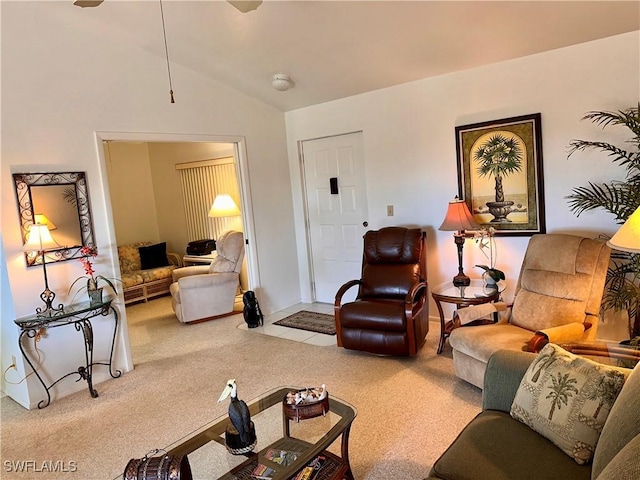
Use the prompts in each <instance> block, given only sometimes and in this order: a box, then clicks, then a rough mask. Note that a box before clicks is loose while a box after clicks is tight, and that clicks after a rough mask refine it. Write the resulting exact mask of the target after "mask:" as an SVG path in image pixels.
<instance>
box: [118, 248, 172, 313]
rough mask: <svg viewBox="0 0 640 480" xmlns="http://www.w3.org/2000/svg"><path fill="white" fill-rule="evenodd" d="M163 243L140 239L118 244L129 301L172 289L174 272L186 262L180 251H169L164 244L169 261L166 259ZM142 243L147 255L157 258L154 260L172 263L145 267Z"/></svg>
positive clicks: (121, 272)
mask: <svg viewBox="0 0 640 480" xmlns="http://www.w3.org/2000/svg"><path fill="white" fill-rule="evenodd" d="M162 245H164V244H162V243H160V244H153V243H152V242H137V243H131V244H127V245H120V246H118V260H119V261H120V274H121V280H122V289H123V293H124V303H125V304H129V303H133V302H139V301H145V302H146V301H148V300H149V299H150V298H153V297H158V296H160V295H166V294H167V293H169V287H170V286H171V282H172V281H173V280H172V277H171V274H172V272H173V270H174V269H176V268H178V267H180V266H181V264H182V262H181V259H180V255H178V254H177V253H171V252H166V246H165V247H164V256H165V257H166V262H162V260H161V259H162V257H163V248H162ZM141 247H142V248H143V255H145V259H147V258H151V260H156V261H155V262H152V264H154V263H155V264H158V263H167V264H168V265H162V266H156V267H154V268H146V269H143V268H142V267H143V265H142V259H141V257H140V248H141ZM147 253H148V255H147ZM154 257H155V258H154Z"/></svg>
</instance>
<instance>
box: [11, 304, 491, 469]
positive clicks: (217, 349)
mask: <svg viewBox="0 0 640 480" xmlns="http://www.w3.org/2000/svg"><path fill="white" fill-rule="evenodd" d="M127 311H128V318H129V324H130V334H131V343H132V347H133V358H134V363H135V366H136V368H135V369H134V370H133V371H132V372H129V373H127V374H126V375H123V377H121V378H118V379H112V380H108V381H106V382H103V383H101V384H99V385H97V389H98V392H99V394H100V396H99V397H98V398H96V399H92V398H91V397H90V396H89V394H88V392H87V391H86V390H83V391H81V392H78V393H75V394H73V395H71V396H68V397H65V398H62V399H58V400H55V399H54V401H53V402H52V404H51V405H50V406H49V407H47V408H45V409H44V410H31V411H28V410H25V409H24V408H22V407H21V406H19V405H17V404H16V403H15V402H13V400H11V399H10V398H8V397H5V398H3V399H2V402H1V419H2V427H1V428H2V437H1V439H2V443H1V444H0V445H1V456H2V467H1V468H2V470H1V473H0V477H1V478H2V479H3V480H4V479H13V478H21V479H33V478H37V479H58V478H64V479H67V478H68V479H76V480H77V479H83V480H92V479H110V478H115V477H117V476H119V475H121V473H122V471H123V469H124V467H125V465H126V463H127V461H128V460H129V459H130V458H132V457H136V458H139V457H142V456H143V455H144V454H145V453H147V452H148V451H149V450H152V449H154V448H161V447H164V446H166V445H168V444H170V443H172V442H174V441H176V440H177V439H179V438H180V437H182V436H183V435H186V434H187V433H189V432H191V431H193V430H194V429H196V428H197V427H199V426H201V425H203V424H204V423H205V422H207V421H209V420H211V419H213V418H215V417H217V416H219V415H221V414H223V413H225V411H226V408H227V405H226V403H225V404H216V400H217V398H218V396H219V394H220V392H221V391H222V389H223V388H224V385H225V382H226V380H227V379H229V378H236V380H237V382H238V386H239V396H240V398H243V399H247V400H248V399H251V398H253V397H256V396H258V395H259V394H260V393H262V392H264V391H266V390H269V389H271V388H273V387H276V386H279V385H320V384H321V383H326V385H327V388H328V390H329V392H330V394H331V395H335V396H337V397H340V398H342V399H344V400H346V401H348V402H349V403H351V404H353V405H355V406H356V407H357V408H358V416H357V418H356V419H355V421H354V423H353V427H352V429H351V438H350V442H349V445H350V456H351V465H352V467H353V470H354V474H355V477H356V479H358V480H363V479H372V480H373V479H376V480H396V479H397V480H405V479H406V480H408V479H421V478H423V477H424V476H426V474H427V472H428V470H429V468H430V466H431V464H432V463H433V461H434V460H435V459H436V458H437V457H438V456H439V455H440V454H441V453H442V452H443V451H444V450H445V448H446V447H447V446H448V445H449V444H450V443H451V441H452V440H453V439H454V438H455V436H456V435H457V433H458V432H459V431H460V430H461V429H462V428H463V427H464V425H466V423H467V422H468V421H469V420H470V419H471V418H472V417H473V416H475V415H476V413H477V412H478V411H479V410H480V401H481V393H480V391H479V390H478V389H476V388H475V387H473V386H470V385H468V384H466V383H465V382H462V381H460V380H458V379H456V377H455V376H454V375H453V366H452V362H451V358H450V356H449V355H450V354H449V353H445V354H444V355H440V356H439V355H436V354H435V349H436V346H437V334H438V332H437V327H436V328H435V329H434V330H435V331H432V332H430V333H429V335H428V337H427V344H426V346H425V347H424V348H423V349H422V350H421V352H420V353H419V355H418V356H417V357H414V358H412V359H406V358H402V359H400V358H384V357H376V356H372V355H366V354H362V353H357V352H350V351H346V350H344V349H338V348H337V347H316V346H313V345H306V344H303V343H299V342H294V341H290V340H285V339H281V338H277V337H270V336H267V335H253V334H251V333H249V332H246V331H243V330H240V329H238V328H236V327H237V326H238V325H239V324H241V323H242V322H243V321H244V320H243V319H242V315H236V316H231V317H226V318H222V319H220V320H215V321H211V322H205V323H201V324H196V325H183V324H180V323H179V322H178V321H177V320H176V319H175V317H173V314H172V313H171V308H170V299H169V298H167V297H164V298H160V299H156V300H153V301H151V302H150V303H148V304H139V305H135V306H132V307H129V308H128V309H127ZM70 381H72V380H70ZM20 460H33V461H34V462H35V463H36V464H37V465H41V464H42V462H47V461H51V462H56V461H58V460H62V461H65V462H67V463H68V462H71V461H73V462H75V464H76V465H77V472H69V473H60V472H58V473H48V472H41V473H34V471H33V470H32V471H30V472H28V473H23V474H18V473H15V472H8V471H7V467H6V465H7V464H6V462H7V461H9V462H11V461H13V462H15V461H20ZM196 480H205V479H204V478H203V479H196Z"/></svg>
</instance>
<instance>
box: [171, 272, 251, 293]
mask: <svg viewBox="0 0 640 480" xmlns="http://www.w3.org/2000/svg"><path fill="white" fill-rule="evenodd" d="M238 276H239V274H237V273H236V272H222V273H207V274H205V275H191V276H188V277H182V278H180V279H179V280H178V285H180V289H181V290H183V289H189V288H207V289H208V288H210V287H215V286H216V285H222V284H225V283H238ZM207 294H209V293H207Z"/></svg>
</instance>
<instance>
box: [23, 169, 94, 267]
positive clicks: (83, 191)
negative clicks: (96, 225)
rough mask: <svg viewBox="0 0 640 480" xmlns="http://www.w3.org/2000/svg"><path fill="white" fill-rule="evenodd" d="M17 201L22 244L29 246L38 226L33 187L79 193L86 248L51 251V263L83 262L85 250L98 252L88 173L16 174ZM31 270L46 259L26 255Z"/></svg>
mask: <svg viewBox="0 0 640 480" xmlns="http://www.w3.org/2000/svg"><path fill="white" fill-rule="evenodd" d="M13 181H14V184H15V191H16V198H17V200H18V214H19V216H20V229H21V233H22V243H23V244H24V243H26V241H27V234H28V233H29V227H30V226H31V225H33V223H34V220H33V219H34V214H35V212H34V211H33V199H32V195H31V187H34V186H47V185H50V186H58V185H70V186H73V188H74V189H75V192H76V207H77V211H78V223H79V224H80V237H81V240H82V245H73V246H71V247H62V248H58V249H55V250H47V251H46V253H47V255H46V257H47V263H54V262H64V261H66V260H71V259H73V258H80V257H82V256H83V255H82V254H81V253H80V249H81V248H82V247H92V248H95V240H94V232H93V222H92V220H91V208H90V206H89V192H88V189H87V180H86V175H85V172H55V173H14V174H13ZM24 256H25V260H26V262H27V266H28V267H30V266H33V265H40V264H42V256H41V255H35V256H33V255H32V254H30V253H27V252H25V254H24Z"/></svg>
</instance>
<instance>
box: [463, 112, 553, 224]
mask: <svg viewBox="0 0 640 480" xmlns="http://www.w3.org/2000/svg"><path fill="white" fill-rule="evenodd" d="M540 120H541V115H540V113H535V114H531V115H523V116H519V117H511V118H505V119H501V120H494V121H489V122H482V123H474V124H471V125H463V126H459V127H456V129H455V130H456V152H457V156H458V191H459V195H460V198H463V199H464V200H465V201H466V203H467V206H468V207H469V210H470V211H471V213H472V215H473V217H474V219H475V220H476V222H478V223H479V224H480V225H481V226H482V227H494V229H495V233H496V235H520V236H527V235H533V234H535V233H545V232H546V227H545V215H544V178H543V171H542V134H541V131H540V123H541V122H540Z"/></svg>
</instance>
